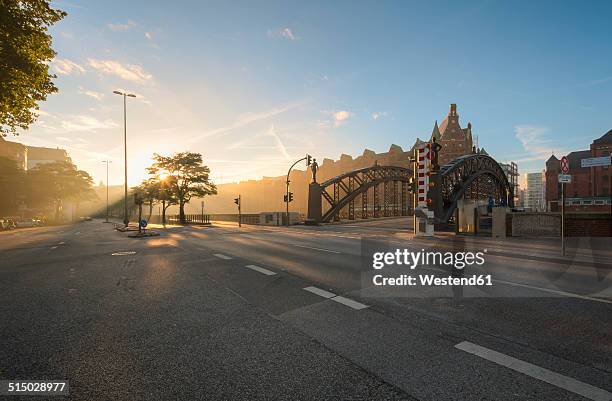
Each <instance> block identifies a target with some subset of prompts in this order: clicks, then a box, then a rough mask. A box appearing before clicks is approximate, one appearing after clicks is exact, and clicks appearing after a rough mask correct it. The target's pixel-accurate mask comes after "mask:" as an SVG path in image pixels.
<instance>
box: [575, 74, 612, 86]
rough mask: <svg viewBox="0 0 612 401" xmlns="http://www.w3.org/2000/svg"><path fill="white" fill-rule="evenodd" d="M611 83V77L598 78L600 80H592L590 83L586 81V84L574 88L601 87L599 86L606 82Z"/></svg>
mask: <svg viewBox="0 0 612 401" xmlns="http://www.w3.org/2000/svg"><path fill="white" fill-rule="evenodd" d="M610 81H612V76H610V77H605V78H600V79H594V80H591V81H587V82H582V83H580V84H578V85H576V86H575V87H576V88H584V87H588V86H597V85H601V84H605V83H607V82H610Z"/></svg>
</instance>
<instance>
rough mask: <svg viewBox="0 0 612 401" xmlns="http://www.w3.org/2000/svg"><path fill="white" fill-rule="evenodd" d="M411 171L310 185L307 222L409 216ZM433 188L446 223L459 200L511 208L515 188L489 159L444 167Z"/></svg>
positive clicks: (364, 172) (362, 172)
mask: <svg viewBox="0 0 612 401" xmlns="http://www.w3.org/2000/svg"><path fill="white" fill-rule="evenodd" d="M412 176H413V171H412V170H411V169H409V168H405V167H398V166H380V165H374V166H371V167H364V168H361V169H357V170H353V171H350V172H347V173H344V174H341V175H339V176H337V177H334V178H331V179H329V180H327V181H325V182H323V183H321V184H319V183H311V184H310V188H309V194H308V221H310V222H330V221H338V220H340V219H348V220H355V219H356V218H361V219H366V218H371V217H374V218H377V217H388V216H407V215H409V214H410V212H411V211H412V208H413V196H411V195H412V190H411V187H410V182H411V179H412ZM430 180H431V181H432V182H434V184H435V185H434V187H433V189H432V191H431V192H430V194H429V197H430V198H432V200H433V209H434V214H435V217H436V220H437V221H439V222H448V220H449V219H450V218H451V217H452V216H453V213H454V211H455V209H456V208H457V202H458V201H459V199H463V198H467V199H488V198H489V197H493V199H495V200H496V201H498V202H500V201H503V202H505V204H507V205H509V206H513V205H512V199H513V194H512V187H511V186H510V184H509V182H508V179H507V178H506V175H505V173H504V171H503V170H502V168H501V167H500V166H499V164H498V163H497V162H496V161H495V160H494V159H493V158H491V157H490V156H487V155H481V154H473V155H465V156H462V157H459V158H457V159H455V160H453V161H451V162H450V163H448V164H446V165H444V166H442V167H441V168H440V170H439V172H438V173H437V174H434V175H432V176H431V177H430Z"/></svg>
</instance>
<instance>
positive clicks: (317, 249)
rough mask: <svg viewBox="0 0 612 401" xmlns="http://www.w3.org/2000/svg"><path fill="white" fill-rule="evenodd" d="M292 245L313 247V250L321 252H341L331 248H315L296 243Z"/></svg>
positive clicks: (311, 247)
mask: <svg viewBox="0 0 612 401" xmlns="http://www.w3.org/2000/svg"><path fill="white" fill-rule="evenodd" d="M293 246H297V247H299V248H308V249H314V250H315V251H322V252H329V253H342V252H340V251H334V250H333V249H324V248H316V247H314V246H306V245H298V244H293Z"/></svg>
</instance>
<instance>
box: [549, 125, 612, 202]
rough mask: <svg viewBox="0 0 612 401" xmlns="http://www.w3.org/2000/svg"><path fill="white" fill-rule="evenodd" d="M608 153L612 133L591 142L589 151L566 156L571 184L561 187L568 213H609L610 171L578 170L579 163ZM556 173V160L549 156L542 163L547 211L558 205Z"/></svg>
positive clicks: (598, 168) (595, 169) (602, 167)
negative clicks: (563, 189) (574, 211)
mask: <svg viewBox="0 0 612 401" xmlns="http://www.w3.org/2000/svg"><path fill="white" fill-rule="evenodd" d="M610 154H612V130H610V131H608V132H607V133H605V134H604V135H602V136H601V137H600V138H598V139H595V140H594V141H593V143H592V144H591V146H590V148H589V150H579V151H575V152H571V153H569V154H568V155H567V159H568V161H569V173H568V174H570V175H571V176H572V182H571V183H568V184H565V198H566V206H570V210H584V211H589V210H591V211H595V210H609V208H610V206H609V205H610V196H611V194H612V192H611V188H612V169H611V168H610V166H599V167H582V166H581V160H582V159H587V158H591V157H601V156H610ZM560 172H561V165H560V160H559V159H558V158H557V157H556V156H555V155H552V156H551V157H550V158H549V159H548V160H547V161H546V203H547V206H548V210H550V211H558V210H559V209H560V206H561V184H560V183H559V173H560ZM606 205H607V206H606Z"/></svg>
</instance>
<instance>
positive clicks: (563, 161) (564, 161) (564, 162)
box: [561, 156, 569, 174]
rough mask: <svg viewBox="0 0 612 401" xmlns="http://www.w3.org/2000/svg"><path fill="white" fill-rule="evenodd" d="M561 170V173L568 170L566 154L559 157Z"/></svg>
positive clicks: (565, 172)
mask: <svg viewBox="0 0 612 401" xmlns="http://www.w3.org/2000/svg"><path fill="white" fill-rule="evenodd" d="M561 171H563V174H567V173H568V172H569V160H567V156H563V157H562V158H561Z"/></svg>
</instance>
